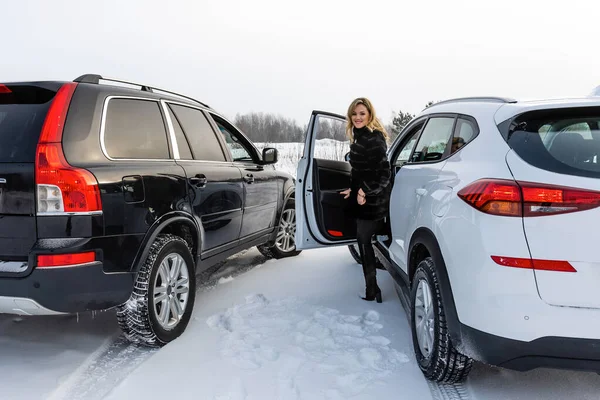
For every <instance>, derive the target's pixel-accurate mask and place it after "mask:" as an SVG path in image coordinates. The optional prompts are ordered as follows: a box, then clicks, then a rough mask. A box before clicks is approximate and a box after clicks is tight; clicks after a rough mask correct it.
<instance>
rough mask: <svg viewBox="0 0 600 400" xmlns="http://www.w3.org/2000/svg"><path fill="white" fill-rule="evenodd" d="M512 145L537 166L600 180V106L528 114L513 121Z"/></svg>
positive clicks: (511, 131) (509, 141) (510, 132)
mask: <svg viewBox="0 0 600 400" xmlns="http://www.w3.org/2000/svg"><path fill="white" fill-rule="evenodd" d="M508 144H509V146H511V147H512V148H513V149H514V151H515V152H516V153H517V154H518V155H519V157H521V158H522V159H523V160H525V161H526V162H527V163H529V164H531V165H533V166H535V167H538V168H541V169H545V170H547V171H552V172H556V173H560V174H567V175H576V176H586V177H592V178H600V107H585V108H567V109H552V110H541V111H533V112H528V113H525V114H523V115H521V116H519V117H517V118H516V119H515V120H514V121H513V122H512V124H511V129H510V131H509V133H508Z"/></svg>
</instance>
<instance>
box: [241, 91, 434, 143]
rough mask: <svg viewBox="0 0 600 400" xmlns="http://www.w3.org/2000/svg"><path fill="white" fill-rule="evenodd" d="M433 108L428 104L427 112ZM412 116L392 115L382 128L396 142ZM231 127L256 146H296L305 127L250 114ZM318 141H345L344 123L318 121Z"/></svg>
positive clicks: (270, 116) (431, 102)
mask: <svg viewBox="0 0 600 400" xmlns="http://www.w3.org/2000/svg"><path fill="white" fill-rule="evenodd" d="M432 104H434V102H433V101H430V102H429V103H427V105H426V106H425V107H426V108H427V107H429V106H431V105H432ZM414 117H415V116H414V115H413V114H411V113H408V112H403V111H398V112H397V113H394V115H393V117H392V120H391V121H390V122H389V123H387V124H385V128H386V130H387V132H388V134H389V135H390V136H391V138H392V139H393V138H395V137H396V136H397V135H398V134H399V133H400V131H401V130H402V128H404V127H405V126H406V125H407V124H408V123H409V122H410V121H411V120H412V119H413V118H414ZM234 123H235V125H237V127H238V128H240V129H241V130H242V132H244V133H245V134H246V135H248V137H249V138H250V139H251V140H252V141H254V142H258V143H297V142H304V139H305V136H306V129H307V126H306V125H304V126H300V125H299V124H298V123H297V122H296V120H294V119H291V118H286V117H283V116H281V115H276V114H271V113H263V112H259V113H256V112H251V113H248V114H237V115H236V116H235V118H234ZM317 139H332V140H337V141H345V140H347V138H346V127H345V124H344V123H341V122H336V121H335V120H330V119H320V120H319V127H318V132H317Z"/></svg>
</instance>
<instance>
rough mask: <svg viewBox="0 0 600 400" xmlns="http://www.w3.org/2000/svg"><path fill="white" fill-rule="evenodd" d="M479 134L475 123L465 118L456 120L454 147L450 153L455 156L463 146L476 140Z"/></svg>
mask: <svg viewBox="0 0 600 400" xmlns="http://www.w3.org/2000/svg"><path fill="white" fill-rule="evenodd" d="M476 134H477V126H476V125H475V123H474V122H473V121H470V120H468V119H465V118H458V119H457V120H456V128H455V129H454V137H453V138H452V146H451V148H450V153H451V154H454V153H455V152H457V151H458V150H460V149H461V148H462V147H463V146H465V145H466V144H467V143H469V142H470V141H471V140H473V139H474V138H475V136H476Z"/></svg>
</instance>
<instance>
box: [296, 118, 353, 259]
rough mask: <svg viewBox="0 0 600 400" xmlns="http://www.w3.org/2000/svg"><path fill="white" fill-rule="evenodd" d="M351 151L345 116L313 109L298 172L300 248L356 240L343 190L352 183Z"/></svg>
mask: <svg viewBox="0 0 600 400" xmlns="http://www.w3.org/2000/svg"><path fill="white" fill-rule="evenodd" d="M349 151H350V142H349V140H348V138H347V136H346V119H345V117H343V116H342V115H338V114H332V113H328V112H323V111H313V112H312V115H311V117H310V122H309V124H308V129H307V134H306V139H305V144H304V153H303V155H302V158H301V159H300V162H299V163H298V169H297V175H296V178H297V182H296V216H297V217H296V248H297V249H298V250H303V249H313V248H319V247H326V246H336V245H348V244H352V243H354V242H355V239H356V221H355V220H354V219H353V218H349V217H348V215H347V214H346V212H345V210H344V208H345V203H346V202H347V200H344V198H343V196H342V195H341V194H340V192H341V191H342V190H344V189H347V188H349V187H350V170H351V168H350V163H349V162H347V161H345V155H346V153H348V152H349Z"/></svg>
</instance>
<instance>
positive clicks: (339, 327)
mask: <svg viewBox="0 0 600 400" xmlns="http://www.w3.org/2000/svg"><path fill="white" fill-rule="evenodd" d="M380 275H381V276H380V279H379V280H380V285H381V287H382V290H383V291H384V303H383V304H377V303H371V302H365V301H363V300H361V299H360V298H359V294H360V293H361V292H362V291H363V290H364V280H363V278H362V270H361V268H360V267H359V266H358V265H357V264H356V263H355V262H354V261H353V260H352V258H351V256H350V253H349V252H348V250H347V249H346V248H336V249H328V250H324V251H321V250H315V251H307V252H303V253H301V254H300V255H299V256H298V257H295V258H291V259H286V260H278V261H275V260H271V261H267V262H266V263H265V264H264V265H263V266H262V267H261V268H258V269H257V268H255V269H252V270H250V271H249V272H247V273H245V274H243V275H238V276H237V277H236V278H235V280H234V281H232V282H229V283H228V284H227V285H217V286H214V287H209V288H207V289H201V290H200V291H199V292H198V294H197V298H196V306H197V307H196V308H195V310H194V316H193V318H192V321H191V322H190V325H188V328H187V330H186V332H185V333H184V334H183V335H182V336H181V337H180V338H179V339H178V340H177V341H175V342H173V343H171V344H169V345H168V346H166V347H165V348H163V349H162V350H161V351H159V352H158V353H156V354H155V355H154V356H153V357H152V358H151V359H150V360H148V361H147V362H145V363H144V364H143V365H141V366H140V367H139V368H138V369H137V370H136V371H135V372H134V373H133V374H132V375H130V376H129V377H128V378H127V379H126V380H125V381H123V382H122V383H121V384H120V385H119V387H117V388H116V389H115V390H114V391H113V392H112V394H111V396H109V397H108V398H109V399H124V398H130V397H131V396H134V395H135V396H136V397H138V398H144V397H146V396H152V397H153V398H159V397H161V396H183V397H184V398H186V396H188V397H187V398H189V393H194V392H197V393H198V397H197V398H202V399H246V400H251V399H315V400H316V399H348V398H353V399H372V398H375V397H385V396H386V394H389V393H403V395H404V396H405V397H404V398H407V399H416V398H429V396H430V395H429V393H430V391H429V388H428V386H427V383H426V382H425V380H424V379H423V377H422V375H421V372H420V371H419V369H418V367H417V366H416V365H415V364H414V363H412V362H410V358H409V356H408V355H409V354H411V352H412V343H411V341H410V337H409V335H408V334H407V332H408V330H407V322H406V317H405V316H404V315H403V313H402V309H401V306H400V304H399V302H398V300H397V297H396V294H395V291H394V287H393V282H392V280H391V278H390V277H389V276H388V275H387V274H384V273H380ZM399 328H400V329H399ZM190 355H193V356H190ZM167 364H168V370H169V375H171V374H172V375H171V376H173V377H178V385H175V387H173V385H151V386H149V385H147V384H146V383H147V382H153V381H159V380H161V379H163V378H164V374H165V365H167ZM198 388H201V389H200V390H199V389H198Z"/></svg>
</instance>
